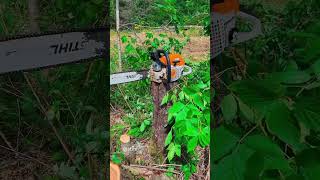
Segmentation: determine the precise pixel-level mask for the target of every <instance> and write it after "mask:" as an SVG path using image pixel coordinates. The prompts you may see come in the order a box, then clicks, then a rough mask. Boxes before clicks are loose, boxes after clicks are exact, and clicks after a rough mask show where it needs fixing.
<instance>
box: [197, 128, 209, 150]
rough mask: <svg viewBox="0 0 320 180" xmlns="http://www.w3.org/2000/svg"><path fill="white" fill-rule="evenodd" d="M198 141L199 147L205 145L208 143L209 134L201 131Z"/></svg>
mask: <svg viewBox="0 0 320 180" xmlns="http://www.w3.org/2000/svg"><path fill="white" fill-rule="evenodd" d="M199 142H200V145H201V147H203V148H204V147H206V146H208V145H209V144H210V134H209V133H204V131H202V132H201V133H200V135H199Z"/></svg>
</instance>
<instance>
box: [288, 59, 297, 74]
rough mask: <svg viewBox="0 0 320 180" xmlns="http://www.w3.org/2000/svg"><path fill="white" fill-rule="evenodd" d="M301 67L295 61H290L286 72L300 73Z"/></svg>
mask: <svg viewBox="0 0 320 180" xmlns="http://www.w3.org/2000/svg"><path fill="white" fill-rule="evenodd" d="M298 69H299V67H298V65H297V63H296V62H295V61H293V60H291V61H289V62H288V64H287V67H286V70H285V71H287V72H288V71H298Z"/></svg>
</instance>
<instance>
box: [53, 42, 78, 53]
mask: <svg viewBox="0 0 320 180" xmlns="http://www.w3.org/2000/svg"><path fill="white" fill-rule="evenodd" d="M83 47H84V41H82V42H78V41H77V42H70V43H64V44H57V45H52V46H50V48H53V49H54V54H63V53H70V52H74V51H79V50H81V49H83Z"/></svg>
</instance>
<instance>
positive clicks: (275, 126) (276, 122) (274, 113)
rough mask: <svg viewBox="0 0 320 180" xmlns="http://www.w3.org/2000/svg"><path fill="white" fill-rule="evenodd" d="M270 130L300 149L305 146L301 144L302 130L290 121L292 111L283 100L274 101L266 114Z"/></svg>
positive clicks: (294, 147) (295, 148)
mask: <svg viewBox="0 0 320 180" xmlns="http://www.w3.org/2000/svg"><path fill="white" fill-rule="evenodd" d="M266 123H267V126H268V129H269V130H270V132H271V133H272V134H274V135H276V136H277V137H278V138H279V139H281V140H282V141H284V142H285V143H287V144H289V145H291V147H292V148H293V149H294V150H296V151H298V150H300V149H301V148H303V146H302V144H300V131H299V129H298V128H297V127H295V126H294V125H293V122H290V111H289V109H288V108H287V107H286V105H285V104H284V103H282V102H275V103H273V104H272V105H271V106H270V108H269V111H268V114H267V116H266Z"/></svg>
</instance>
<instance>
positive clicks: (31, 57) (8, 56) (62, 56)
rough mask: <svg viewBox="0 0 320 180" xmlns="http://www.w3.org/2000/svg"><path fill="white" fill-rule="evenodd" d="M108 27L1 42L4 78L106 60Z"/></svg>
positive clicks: (32, 35) (16, 38)
mask: <svg viewBox="0 0 320 180" xmlns="http://www.w3.org/2000/svg"><path fill="white" fill-rule="evenodd" d="M108 36H109V30H108V29H107V28H106V27H99V28H92V29H78V30H77V29H71V30H64V31H60V32H58V31H56V32H47V33H39V34H31V35H19V36H14V37H8V38H4V39H1V40H0V74H5V73H10V72H16V71H30V70H35V69H43V68H49V67H55V66H59V65H64V64H70V63H78V62H83V61H89V60H90V61H91V60H94V59H96V58H101V57H106V55H107V49H108V47H109V42H108Z"/></svg>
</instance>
